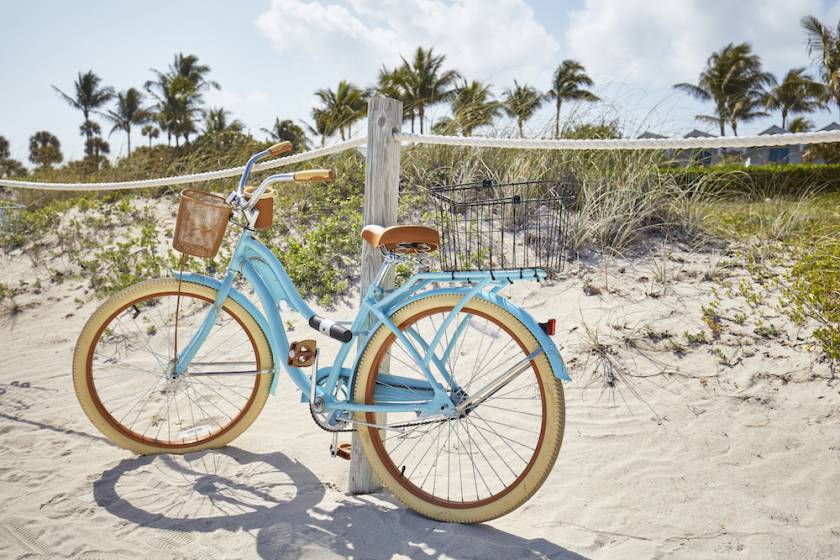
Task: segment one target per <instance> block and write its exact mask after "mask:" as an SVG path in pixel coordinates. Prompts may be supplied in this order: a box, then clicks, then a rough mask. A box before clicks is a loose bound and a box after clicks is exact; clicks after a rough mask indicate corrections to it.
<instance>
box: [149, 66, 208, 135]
mask: <svg viewBox="0 0 840 560" xmlns="http://www.w3.org/2000/svg"><path fill="white" fill-rule="evenodd" d="M152 72H153V73H154V74H155V76H156V78H157V79H156V80H149V81H147V82H146V83H145V84H144V87H145V89H146V90H147V91H148V92H149V93H151V94H152V96H153V97H154V98H155V99H156V100H157V113H158V124H159V125H160V127H161V128H162V129H163V130H165V131H166V136H167V142H171V139H172V136H175V145H176V146H178V138H179V137H182V136H183V138H184V141H185V142H187V143H188V142H189V141H190V134H193V133H194V132H196V128H195V117H196V116H197V115H199V114H201V112H202V111H201V104H202V103H203V101H204V99H203V97H202V92H204V91H206V90H208V89H220V86H219V84H218V83H217V82H214V81H211V80H208V79H207V74H209V73H210V67H209V66H207V65H206V64H199V63H198V57H197V56H195V55H192V54H190V55H184V54H183V53H178V54H176V55H175V58H174V60H173V62H172V64H170V65H169V68H168V70H167V71H166V72H161V71H160V70H156V69H154V68H153V69H152Z"/></svg>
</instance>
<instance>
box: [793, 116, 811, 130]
mask: <svg viewBox="0 0 840 560" xmlns="http://www.w3.org/2000/svg"><path fill="white" fill-rule="evenodd" d="M788 130H789V131H790V132H811V131H812V130H814V123H813V122H812V121H809V120H808V119H806V118H805V117H794V118H792V119H790V124H789V125H788Z"/></svg>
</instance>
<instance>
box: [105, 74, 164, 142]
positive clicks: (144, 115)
mask: <svg viewBox="0 0 840 560" xmlns="http://www.w3.org/2000/svg"><path fill="white" fill-rule="evenodd" d="M142 103H143V94H142V93H140V92H139V91H137V90H136V89H134V88H128V89H127V90H126V91H125V92H123V93H120V94H117V106H116V108H115V109H111V110H109V111H106V112H105V113H102V116H104V117H105V118H106V119H108V120H109V121H111V122H112V123H113V124H114V126H113V127H112V128H111V132H110V133H109V135H110V134H113V133H114V132H115V131H117V130H122V131H124V132H125V134H126V137H127V138H128V155H129V156H131V125H134V124H137V125H140V124H143V123H146V122H148V121H149V119H150V118H151V116H152V115H151V113H150V112H149V111H148V110H147V109H145V108H144V107H142V105H141V104H142Z"/></svg>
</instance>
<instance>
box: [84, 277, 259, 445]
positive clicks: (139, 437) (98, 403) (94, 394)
mask: <svg viewBox="0 0 840 560" xmlns="http://www.w3.org/2000/svg"><path fill="white" fill-rule="evenodd" d="M164 297H178V292H177V291H169V290H165V291H161V292H155V293H151V294H145V295H142V296H140V297H138V298H136V299H133V300H131V301H129V302H127V303H125V304H124V305H122V306H120V307H119V308H117V309H116V310H115V311H114V312H112V313H111V314H110V315H109V316H108V317H107V318H106V319H105V320H104V321H102V323H101V324H100V326H99V328H98V329H97V331H96V333H95V334H94V336H93V338H92V339H91V343H90V346H89V348H88V355H87V358H86V361H85V364H86V365H85V367H86V371H85V383H86V385H87V389H88V393H89V394H90V398H91V402H92V404H93V406H94V407H95V408H96V410H97V412H98V413H99V415H100V416H101V417H102V418H103V419H104V420H105V422H106V423H107V424H108V425H109V426H111V427H112V428H113V429H114V430H116V431H117V432H119V433H120V434H122V435H123V436H125V437H127V438H129V439H130V440H132V441H134V442H136V443H139V444H141V445H148V446H152V447H155V448H157V449H161V450H172V451H173V452H177V451H178V450H180V449H187V448H192V447H195V446H196V445H208V444H212V442H213V441H215V440H218V439H220V438H222V437H223V436H224V435H225V434H227V433H228V432H229V431H230V430H232V429H233V428H234V427H235V426H236V425H237V424H238V423H239V422H240V421H241V420H242V419H243V417H245V415H246V414H247V413H248V411H249V409H250V408H251V407H252V406H253V405H254V403H255V401H256V399H257V395H258V393H259V391H260V387H261V384H262V383H265V380H263V379H262V377H265V376H263V375H255V376H254V377H255V380H254V383H253V387H252V388H251V390H250V393H249V394H248V397H247V399H246V401H245V403H244V404H243V405H242V407H241V410H239V411H238V413H237V414H236V415H235V416H234V417H233V418H229V421H228V422H226V424H225V425H224V426H222V427H221V429H219V430H217V431H213V432H212V433H211V434H210V435H209V437H204V438H200V439H199V438H196V439H194V440H192V441H182V442H177V443H176V442H172V441H171V439H170V441H167V442H165V441H162V440H160V439H156V438H151V437H147V436H145V435H144V434H139V433H137V432H135V431H133V430H130V429H128V428H126V426H125V425H123V424H122V423H121V422H120V421H119V420H117V419H116V418H114V416H113V415H112V413H111V411H110V410H108V408H107V406H106V405H105V404H104V403H103V402H102V399H101V398H100V394H99V392H100V391H99V390H97V387H96V382H95V379H94V371H93V362H94V356H95V354H96V350H97V347H98V345H99V342H100V340H101V337H102V335H103V333H104V332H105V331H106V329H108V327H109V325H111V323H112V321H114V319H115V318H116V317H118V316H120V315H121V314H123V313H124V312H125V311H126V310H128V309H130V308H131V307H132V306H137V305H138V304H141V303H143V302H146V301H149V300H152V299H156V298H164ZM180 297H181V305H183V302H184V299H185V298H186V299H189V298H194V299H196V300H199V301H201V302H204V303H206V304H207V305H212V304H213V303H214V300H213V299H211V298H209V297H206V296H204V295H201V294H196V293H188V292H185V291H182V292H181V294H180ZM222 312H224V313H225V314H226V315H227V316H228V317H230V318H232V319H233V320H234V321H235V322H236V324H237V325H238V327H239V329H240V330H241V331H242V332H243V333H244V334H245V335H246V336H247V339H248V342H249V344H250V348H251V352H252V354H253V359H254V362H255V364H256V368H257V369H258V370H259V369H260V368H261V366H262V365H261V357H260V354H259V352H258V351H257V344H256V341H255V339H254V336H253V334H252V333H251V332H250V330H249V329H248V328H247V327H246V326H245V324H244V323H243V322H242V320H241V319H240V318H239V317H238V316H237V314H236V313H233V312H231V311H230V310H229V309H228V308H227V307H225V306H223V307H222ZM187 340H189V339H187ZM176 435H177V434H176Z"/></svg>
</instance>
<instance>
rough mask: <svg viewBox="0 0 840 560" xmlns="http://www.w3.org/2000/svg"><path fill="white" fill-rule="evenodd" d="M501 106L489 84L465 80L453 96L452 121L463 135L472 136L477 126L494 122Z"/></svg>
mask: <svg viewBox="0 0 840 560" xmlns="http://www.w3.org/2000/svg"><path fill="white" fill-rule="evenodd" d="M501 106H502V104H501V103H499V102H498V101H495V100H494V99H493V94H492V93H491V92H490V86H489V85H484V84H482V83H481V82H477V81H475V80H473V81H472V82H469V83H468V82H467V81H466V80H464V83H463V84H462V85H461V87H459V88H458V89H457V90H456V91H455V96H454V97H453V98H452V121H453V122H454V124H455V125H456V126H457V127H458V128H459V129H460V131H461V134H462V135H463V136H471V135H472V133H473V131H474V130H475V129H476V128H478V127H480V126H486V125H489V124H492V123H493V118H494V117H496V116H497V115H498V114H499V109H500V108H501ZM444 122H446V121H444Z"/></svg>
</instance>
